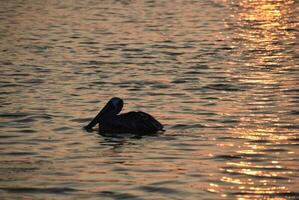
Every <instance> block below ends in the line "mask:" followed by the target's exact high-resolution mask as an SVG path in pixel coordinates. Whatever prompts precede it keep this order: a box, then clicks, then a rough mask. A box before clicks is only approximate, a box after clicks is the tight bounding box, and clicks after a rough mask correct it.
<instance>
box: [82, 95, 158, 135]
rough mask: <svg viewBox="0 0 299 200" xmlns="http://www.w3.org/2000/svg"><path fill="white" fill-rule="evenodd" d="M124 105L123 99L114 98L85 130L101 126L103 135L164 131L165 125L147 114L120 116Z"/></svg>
mask: <svg viewBox="0 0 299 200" xmlns="http://www.w3.org/2000/svg"><path fill="white" fill-rule="evenodd" d="M123 105H124V102H123V100H122V99H120V98H118V97H113V98H112V99H110V100H109V101H108V103H107V104H106V105H105V106H104V108H103V109H102V110H101V111H100V112H99V113H98V114H97V115H96V116H95V117H94V118H93V120H91V122H90V123H89V124H88V125H87V126H85V127H84V128H85V129H86V130H91V129H92V128H93V127H94V126H95V125H96V124H99V131H100V132H102V133H133V134H151V133H156V132H158V131H163V125H162V124H161V123H160V122H158V121H157V120H156V119H155V118H154V117H152V116H151V115H150V114H147V113H145V112H141V111H138V112H135V111H132V112H128V113H123V114H119V113H120V111H121V110H122V108H123Z"/></svg>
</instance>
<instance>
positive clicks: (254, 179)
mask: <svg viewBox="0 0 299 200" xmlns="http://www.w3.org/2000/svg"><path fill="white" fill-rule="evenodd" d="M238 3H239V2H237V3H236V2H232V1H229V4H230V5H234V6H233V7H234V8H233V10H234V16H233V20H237V21H236V22H234V23H236V24H238V27H239V28H238V30H236V31H235V32H234V34H233V35H232V36H230V37H229V38H230V39H232V40H233V41H234V43H235V45H236V48H237V51H235V56H236V57H237V58H238V59H242V60H243V61H244V67H246V68H252V70H247V71H246V72H245V73H243V71H240V73H239V79H240V82H243V83H250V84H255V85H256V86H257V87H255V88H254V89H253V90H251V91H250V92H249V93H248V94H247V93H246V92H244V94H243V95H241V96H240V99H238V100H237V101H238V105H234V106H235V108H234V109H232V110H233V112H234V113H231V114H232V115H238V116H240V118H239V119H240V123H239V124H238V126H236V127H234V128H232V129H231V134H232V135H233V136H234V137H235V138H238V139H241V142H240V143H238V144H233V145H223V144H222V145H219V146H221V147H222V148H226V149H231V150H232V152H234V153H232V156H233V157H235V158H237V159H236V160H231V161H228V162H226V163H225V167H223V168H222V170H223V173H224V174H225V175H224V176H223V177H222V178H221V181H222V182H224V183H225V184H224V186H223V187H214V186H213V187H212V186H211V187H210V188H211V191H213V192H217V191H218V192H222V190H225V188H226V187H228V188H229V189H228V190H232V191H235V192H233V194H234V195H236V196H237V197H238V199H261V198H263V199H285V198H281V197H280V196H279V195H280V194H289V193H291V191H296V188H293V186H292V185H291V184H290V182H291V180H289V179H288V178H286V177H290V176H292V174H293V172H292V171H294V170H295V169H296V166H297V164H296V162H295V161H294V159H292V158H294V157H293V155H294V154H295V155H296V154H297V155H298V153H299V152H298V150H297V149H296V148H295V147H294V148H288V149H286V148H285V147H284V145H288V144H291V143H292V142H291V141H292V139H294V138H296V130H295V129H290V128H289V127H291V126H293V125H296V122H298V119H295V117H289V118H285V117H284V118H282V117H281V115H280V113H285V112H287V111H288V110H289V108H288V106H289V105H290V101H289V99H286V98H284V96H283V91H284V90H285V89H289V88H292V87H293V86H294V85H298V81H297V80H296V77H294V79H288V80H285V78H284V76H283V73H284V72H285V71H287V70H288V69H289V68H292V67H294V66H295V61H294V59H293V57H292V56H293V55H294V54H292V53H290V52H293V51H294V50H293V49H292V45H293V44H294V43H295V40H296V32H295V31H292V30H293V29H295V27H296V25H297V23H296V20H294V19H293V18H294V17H295V18H296V13H295V12H296V9H295V6H296V5H295V2H294V1H293V0H286V1H270V0H243V1H241V2H240V3H239V4H238ZM230 23H231V22H230ZM228 26H229V25H228ZM261 91H262V92H261ZM273 94H275V97H274V96H273ZM248 102H251V103H248ZM273 111H274V112H273ZM242 141H243V142H242ZM236 147H237V149H238V150H236ZM261 160H263V162H260V161H261ZM265 163H267V164H266V165H265ZM292 183H293V185H299V182H298V181H293V182H292Z"/></svg>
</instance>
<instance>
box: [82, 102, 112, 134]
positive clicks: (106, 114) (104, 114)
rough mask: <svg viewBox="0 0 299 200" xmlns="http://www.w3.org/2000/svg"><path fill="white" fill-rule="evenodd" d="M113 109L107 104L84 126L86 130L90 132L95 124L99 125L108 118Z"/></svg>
mask: <svg viewBox="0 0 299 200" xmlns="http://www.w3.org/2000/svg"><path fill="white" fill-rule="evenodd" d="M112 110H113V107H112V106H111V105H110V104H107V105H106V106H105V107H104V108H103V109H102V110H101V111H100V112H99V113H98V114H97V115H96V116H95V117H94V118H93V120H91V122H89V124H88V125H87V126H84V128H85V129H86V130H91V129H92V128H93V127H94V126H95V125H96V124H97V123H100V122H101V121H103V120H104V119H106V118H107V117H109V116H110V114H109V113H111V112H112Z"/></svg>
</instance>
